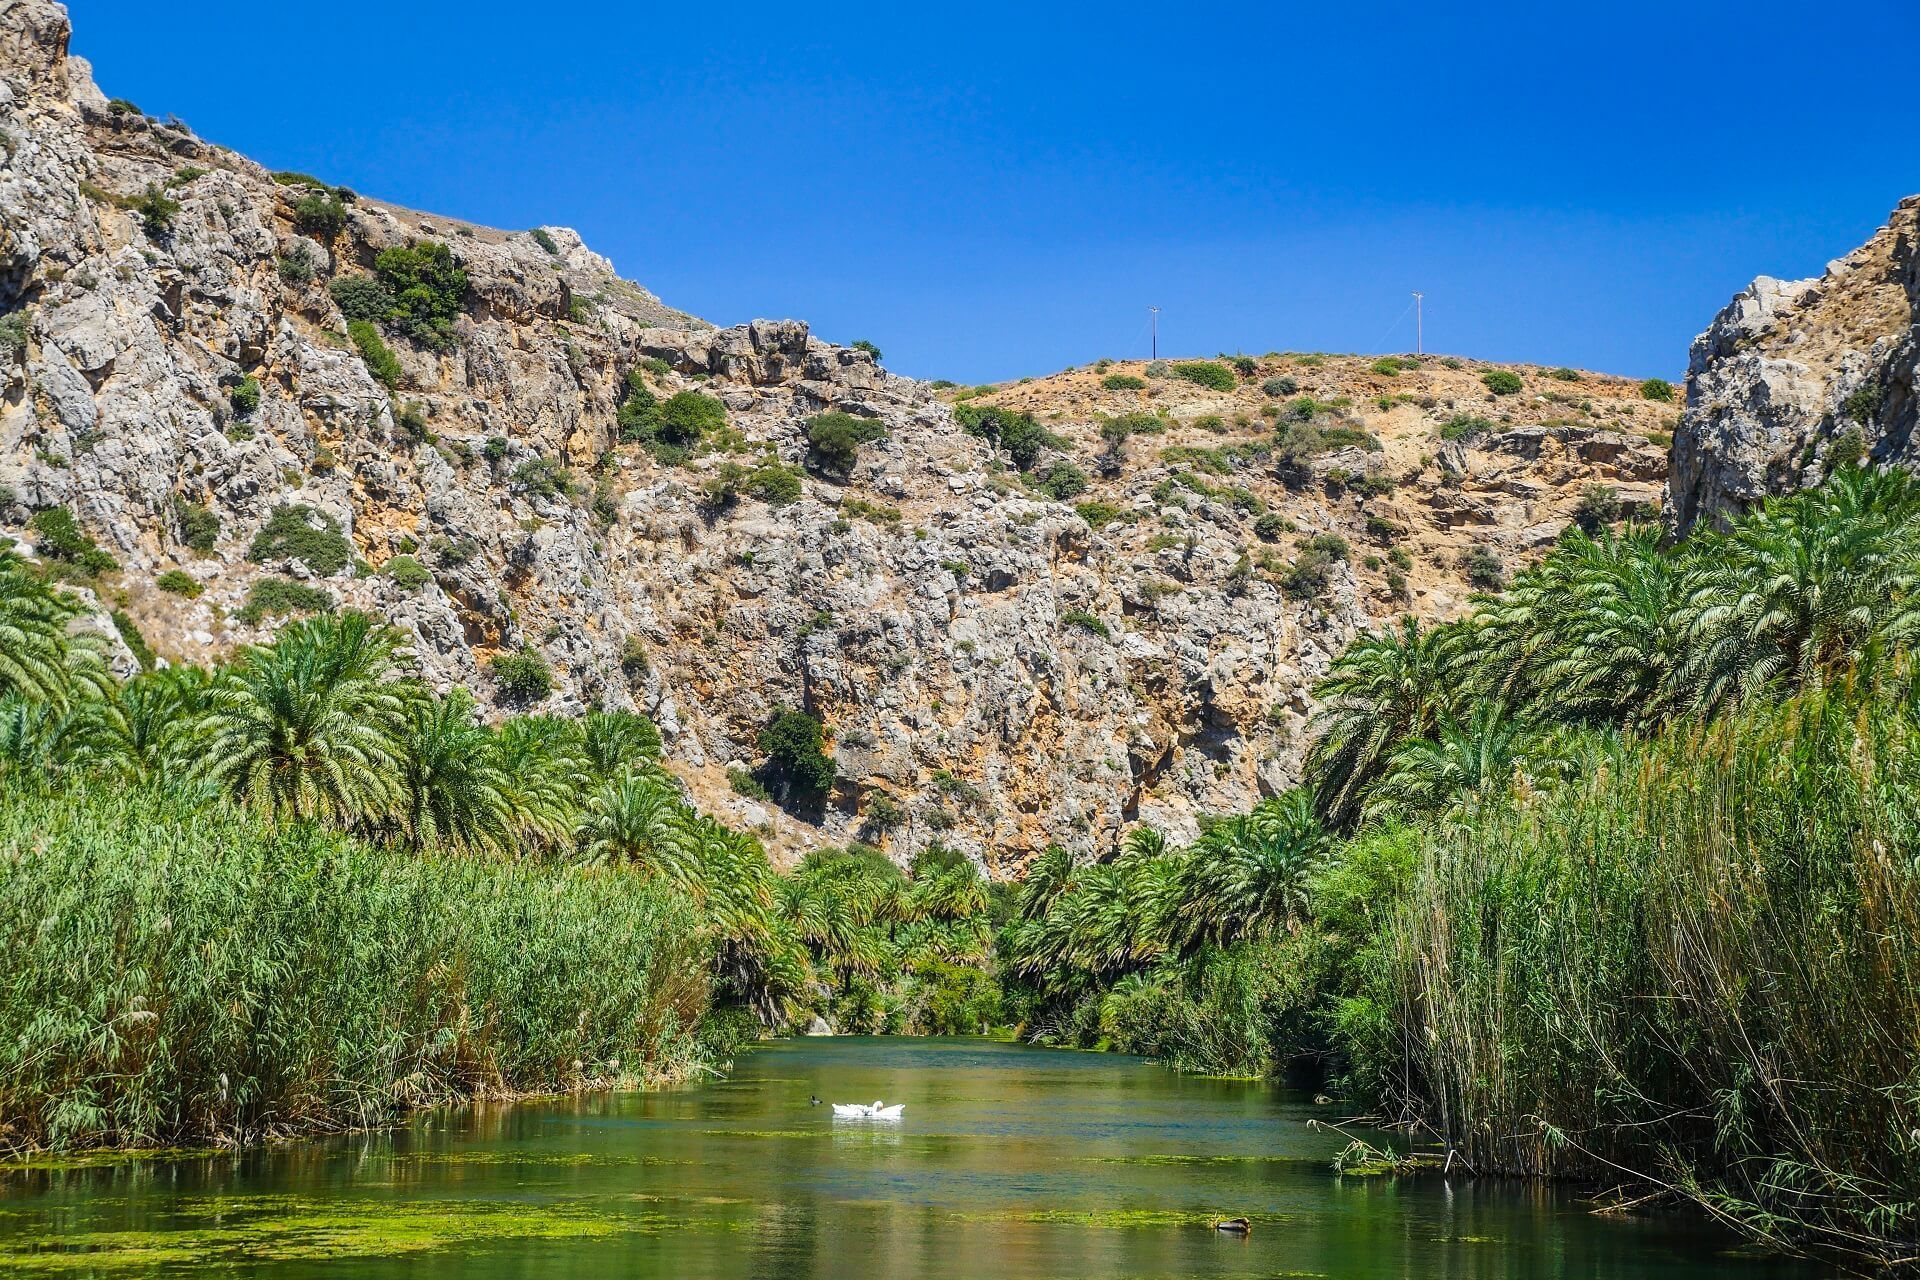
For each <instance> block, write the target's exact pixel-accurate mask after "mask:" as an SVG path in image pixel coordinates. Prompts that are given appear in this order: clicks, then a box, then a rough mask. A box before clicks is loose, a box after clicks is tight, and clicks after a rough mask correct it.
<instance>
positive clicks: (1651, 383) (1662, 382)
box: [1640, 378, 1673, 404]
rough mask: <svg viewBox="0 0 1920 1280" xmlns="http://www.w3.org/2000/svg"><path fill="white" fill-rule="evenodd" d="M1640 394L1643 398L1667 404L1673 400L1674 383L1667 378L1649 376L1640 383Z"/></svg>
mask: <svg viewBox="0 0 1920 1280" xmlns="http://www.w3.org/2000/svg"><path fill="white" fill-rule="evenodd" d="M1640 395H1641V397H1642V398H1643V399H1647V400H1658V401H1660V402H1661V403H1662V404H1666V403H1669V402H1671V401H1672V400H1673V384H1672V383H1671V382H1668V381H1667V380H1666V379H1665V378H1648V379H1647V380H1646V381H1645V382H1643V383H1641V384H1640Z"/></svg>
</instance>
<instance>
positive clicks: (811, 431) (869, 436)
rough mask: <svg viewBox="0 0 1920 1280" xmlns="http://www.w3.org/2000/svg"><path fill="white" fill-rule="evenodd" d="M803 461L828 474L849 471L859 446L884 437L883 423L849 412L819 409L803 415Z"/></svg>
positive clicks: (857, 456)
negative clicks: (805, 417)
mask: <svg viewBox="0 0 1920 1280" xmlns="http://www.w3.org/2000/svg"><path fill="white" fill-rule="evenodd" d="M806 426H807V461H808V462H809V463H810V464H811V465H812V466H813V467H814V468H815V469H817V470H820V471H823V472H826V473H828V474H829V475H839V476H845V475H849V474H851V473H852V471H853V468H854V466H855V465H856V464H857V463H858V462H859V461H860V446H861V445H863V444H870V443H872V442H873V441H875V440H881V439H885V438H886V434H887V429H886V426H885V425H884V424H883V423H881V422H879V421H877V420H876V419H873V418H860V417H856V416H854V415H853V414H851V413H840V412H837V411H836V412H833V413H822V414H819V415H817V416H815V417H812V418H809V419H807V423H806Z"/></svg>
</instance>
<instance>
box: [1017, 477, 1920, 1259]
mask: <svg viewBox="0 0 1920 1280" xmlns="http://www.w3.org/2000/svg"><path fill="white" fill-rule="evenodd" d="M1917 588H1920V484H1916V482H1915V481H1914V480H1913V479H1912V478H1911V477H1909V476H1908V475H1907V474H1906V473H1904V472H1901V471H1895V470H1888V471H1869V470H1863V469H1859V468H1848V469H1845V470H1843V471H1841V472H1840V473H1839V474H1837V475H1836V476H1834V477H1833V478H1832V479H1831V480H1830V481H1829V482H1828V483H1827V485H1826V486H1825V487H1824V488H1822V489H1820V490H1817V491H1813V492H1808V493H1804V494H1799V495H1795V496H1792V497H1788V498H1782V499H1777V500H1774V501H1772V502H1770V503H1768V504H1767V505H1766V506H1765V507H1764V508H1762V509H1761V510H1759V511H1757V512H1755V513H1754V514H1752V515H1749V516H1747V517H1745V518H1743V519H1742V520H1740V521H1739V522H1737V523H1736V524H1735V525H1734V526H1733V527H1732V528H1730V529H1728V530H1726V531H1725V532H1717V533H1701V534H1697V535H1696V536H1695V537H1693V538H1692V539H1690V540H1688V541H1687V542H1685V543H1683V544H1681V545H1679V546H1678V547H1674V548H1663V547H1662V546H1661V545H1660V543H1659V540H1658V538H1657V537H1656V536H1655V535H1654V534H1653V533H1652V532H1650V531H1643V530H1633V529H1629V530H1626V531H1624V532H1619V533H1614V532H1601V533H1599V534H1597V535H1596V534H1589V533H1587V532H1585V531H1583V530H1581V529H1580V528H1579V527H1578V526H1575V527H1572V528H1570V529H1569V530H1568V531H1567V533H1566V534H1565V535H1564V537H1563V539H1562V541H1561V543H1560V545H1559V546H1558V547H1557V548H1556V549H1555V550H1554V551H1553V552H1552V553H1551V554H1550V555H1548V556H1547V557H1546V559H1545V560H1544V561H1543V562H1542V563H1541V564H1539V565H1538V566H1536V567H1534V568H1533V569H1530V570H1528V571H1526V572H1524V573H1522V574H1521V575H1520V576H1519V577H1518V578H1517V579H1516V580H1515V581H1514V583H1513V584H1512V586H1511V587H1510V588H1509V589H1507V590H1506V591H1505V592H1503V593H1502V594H1500V595H1497V596H1493V597H1489V598H1486V599H1484V600H1483V601H1482V603H1481V604H1480V606H1479V608H1478V609H1477V610H1476V611H1475V612H1474V613H1473V614H1472V615H1471V616H1469V617H1468V618H1466V619H1464V620H1462V621H1460V622H1457V623H1452V624H1448V625H1445V626H1440V627H1433V628H1423V627H1421V626H1419V625H1418V624H1416V623H1415V622H1413V621H1412V620H1411V619H1409V620H1407V621H1406V622H1405V623H1404V624H1403V625H1402V626H1401V627H1399V628H1398V629H1396V630H1394V631H1392V632H1390V633H1388V634H1385V635H1382V636H1379V637H1376V638H1372V639H1368V640H1364V641H1361V642H1359V643H1357V644H1355V645H1354V646H1353V648H1352V649H1351V650H1350V651H1349V652H1348V653H1347V654H1346V655H1345V656H1344V657H1343V658H1342V659H1341V660H1340V661H1339V662H1338V663H1337V664H1336V666H1335V668H1334V670H1333V672H1332V673H1331V674H1330V676H1329V677H1328V679H1327V680H1326V681H1325V682H1324V684H1323V686H1322V688H1321V690H1320V695H1321V699H1322V701H1323V704H1324V706H1325V710H1324V711H1323V713H1322V716H1321V719H1320V724H1319V728H1318V732H1317V734H1316V739H1315V743H1314V747H1313V751H1312V755H1311V757H1310V768H1309V786H1308V787H1306V788H1303V789H1301V790H1298V791H1295V792H1293V793H1290V794H1289V795H1287V796H1284V797H1281V798H1280V799H1278V800H1275V801H1269V802H1268V803H1266V804H1264V805H1262V806H1261V807H1260V809H1258V810H1256V811H1255V812H1254V813H1253V814H1251V815H1247V816H1245V817H1240V818H1233V819H1228V820H1224V821H1221V822H1217V823H1215V824H1213V825H1212V826H1211V827H1209V828H1208V829H1207V830H1206V831H1205V832H1204V834H1203V835H1202V837H1201V839H1200V840H1199V841H1198V842H1197V843H1196V844H1195V845H1194V846H1192V847H1191V848H1189V849H1184V850H1167V849H1165V848H1164V847H1162V845H1161V843H1160V842H1159V840H1158V839H1157V838H1156V837H1154V836H1153V835H1152V834H1151V833H1147V832H1140V833H1136V834H1135V835H1134V836H1133V837H1132V838H1131V839H1130V840H1129V841H1128V843H1127V846H1126V848H1125V849H1124V850H1123V852H1122V853H1121V854H1120V855H1119V856H1118V857H1117V858H1115V859H1113V860H1112V861H1109V862H1104V863H1097V864H1093V865H1086V866H1074V865H1073V864H1072V862H1071V860H1070V859H1068V858H1066V856H1065V855H1064V854H1060V853H1055V854H1050V855H1049V856H1047V857H1045V858H1043V859H1041V860H1040V861H1039V862H1038V863H1037V864H1036V865H1035V866H1034V868H1033V869H1032V871H1031V872H1030V874H1029V876H1028V879H1027V881H1026V883H1025V885H1024V886H1023V888H1022V897H1021V917H1022V922H1021V923H1020V924H1019V925H1017V926H1016V927H1014V928H1013V929H1012V930H1011V931H1010V932H1009V934H1008V936H1007V940H1006V941H1007V953H1006V954H1007V960H1008V962H1009V964H1010V966H1011V967H1012V969H1013V970H1014V971H1015V973H1016V974H1017V975H1019V978H1020V982H1021V984H1023V985H1019V986H1016V987H1015V988H1013V989H1011V990H1010V991H1009V995H1008V999H1009V1001H1010V1002H1011V1003H1019V1002H1021V1001H1025V1002H1026V1007H1025V1010H1024V1013H1025V1016H1026V1017H1027V1018H1028V1019H1029V1020H1030V1025H1031V1027H1032V1028H1033V1029H1034V1030H1035V1032H1036V1033H1037V1034H1039V1035H1040V1036H1041V1037H1043V1038H1048V1039H1054V1040H1059V1041H1063V1042H1072V1043H1081V1044H1109V1045H1112V1046H1114V1047H1118V1048H1125V1049H1132V1050H1135V1051H1139V1052H1145V1053H1151V1054H1154V1055H1156V1056H1159V1057H1162V1058H1164V1059H1166V1060H1168V1061H1171V1062H1173V1063H1175V1064H1177V1065H1181V1066H1185V1067H1190V1068H1193V1069H1197V1070H1209V1071H1229V1072H1253V1071H1270V1070H1276V1069H1283V1068H1287V1067H1292V1068H1295V1069H1299V1070H1306V1071H1312V1072H1314V1073H1316V1074H1318V1075H1320V1076H1321V1077H1322V1078H1324V1079H1327V1080H1329V1081H1331V1082H1333V1084H1335V1085H1337V1086H1338V1087H1341V1088H1342V1089H1344V1091H1345V1092H1346V1093H1347V1094H1348V1095H1349V1096H1350V1097H1351V1098H1352V1099H1354V1100H1356V1101H1360V1102H1364V1103H1371V1104H1374V1105H1377V1106H1379V1107H1381V1108H1382V1109H1383V1110H1384V1111H1385V1113H1386V1114H1388V1115H1389V1116H1392V1117H1396V1118H1399V1119H1402V1120H1405V1121H1407V1122H1409V1123H1411V1124H1413V1125H1415V1126H1416V1127H1418V1128H1422V1129H1424V1130H1426V1131H1428V1132H1430V1133H1431V1134H1432V1135H1433V1136H1435V1137H1437V1138H1438V1139H1440V1140H1441V1141H1442V1142H1444V1143H1445V1144H1446V1146H1447V1147H1448V1148H1449V1149H1450V1150H1452V1151H1453V1152H1454V1153H1455V1154H1456V1155H1457V1156H1458V1157H1460V1158H1463V1159H1465V1160H1466V1161H1467V1162H1468V1163H1469V1165H1470V1166H1471V1167H1472V1168H1474V1169H1476V1170H1478V1171H1480V1172H1483V1173H1495V1172H1515V1173H1528V1174H1553V1175H1574V1176H1585V1177H1592V1178H1595V1179H1605V1180H1607V1181H1609V1182H1614V1183H1617V1182H1619V1181H1620V1180H1621V1178H1622V1177H1628V1178H1633V1179H1638V1180H1641V1181H1643V1182H1648V1183H1652V1184H1654V1185H1655V1186H1656V1187H1658V1188H1661V1189H1664V1190H1665V1191H1667V1192H1669V1193H1671V1194H1676V1195H1681V1196H1684V1197H1687V1198H1690V1199H1692V1200H1693V1201H1695V1202H1697V1203H1699V1204H1701V1205H1703V1206H1705V1207H1706V1208H1707V1209H1708V1210H1709V1211H1711V1212H1712V1213H1714V1214H1716V1215H1718V1216H1721V1217H1723V1218H1724V1219H1726V1220H1728V1221H1729V1222H1732V1223H1735V1224H1737V1225H1739V1226H1741V1227H1743V1228H1744V1229H1746V1230H1748V1231H1750V1232H1752V1233H1753V1234H1755V1235H1757V1236H1759V1237H1762V1238H1765V1239H1768V1240H1772V1241H1776V1242H1780V1243H1788V1244H1795V1245H1798V1246H1806V1247H1814V1248H1817V1249H1821V1250H1823V1251H1829V1252H1832V1253H1837V1254H1844V1255H1849V1256H1851V1257H1852V1258H1853V1259H1854V1260H1856V1261H1860V1262H1883V1261H1887V1260H1891V1259H1894V1258H1898V1257H1904V1256H1908V1255H1909V1254H1910V1253H1911V1251H1912V1246H1913V1243H1914V1240H1915V1237H1916V1235H1920V1222H1917V1221H1916V1218H1915V1196H1916V1193H1917V1192H1920V1147H1917V1146H1916V1144H1915V1143H1914V1141H1913V1138H1912V1136H1911V1135H1912V1134H1914V1133H1915V1132H1920V1030H1917V1029H1916V1028H1920V995H1916V992H1920V941H1917V940H1920V931H1917V930H1916V925H1917V924H1920V919H1916V916H1915V913H1916V912H1917V911H1920V861H1917V857H1920V830H1916V808H1915V805H1914V802H1913V796H1914V794H1915V791H1914V784H1915V780H1916V770H1920V672H1916V670H1915V667H1914V665H1913V662H1912V660H1911V650H1912V645H1913V641H1914V638H1915V629H1916V627H1920V590H1917Z"/></svg>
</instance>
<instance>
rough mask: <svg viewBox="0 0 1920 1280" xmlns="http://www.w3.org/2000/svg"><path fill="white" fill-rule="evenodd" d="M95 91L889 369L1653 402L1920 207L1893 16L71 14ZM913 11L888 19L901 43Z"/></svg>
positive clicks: (1211, 11)
mask: <svg viewBox="0 0 1920 1280" xmlns="http://www.w3.org/2000/svg"><path fill="white" fill-rule="evenodd" d="M70 9H71V11H72V15H73V23H74V28H75V36H74V52H76V53H78V54H81V55H83V56H86V57H88V58H90V59H92V60H93V62H94V64H95V68H96V74H97V76H98V78H99V81H100V84H101V87H102V88H103V89H104V90H105V91H106V92H107V93H109V94H110V95H115V96H120V97H126V98H130V99H132V100H134V101H135V102H137V103H139V105H140V106H141V107H142V108H144V109H145V110H147V111H148V112H150V113H153V114H156V115H164V114H169V113H170V114H174V115H177V116H179V117H181V118H182V119H184V120H186V121H187V122H188V123H189V124H191V125H192V126H193V127H194V128H195V129H196V130H198V131H199V132H200V134H201V135H202V136H204V137H207V138H210V139H212V140H214V141H218V142H222V143H225V144H227V145H229V146H232V147H235V148H237V149H238V150H240V151H242V152H245V153H247V154H249V155H251V156H253V157H254V158H256V159H258V160H260V161H262V162H264V163H266V164H268V165H270V166H273V167H275V168H289V169H301V170H305V171H309V172H313V173H316V174H319V175H321V176H323V177H325V178H327V179H329V180H330V181H334V182H338V183H343V184H345V185H347V186H350V187H353V188H354V189H356V190H358V191H363V192H366V193H368V194H370V195H377V196H381V197H383V198H386V199H390V200H393V201H396V202H398V203H401V204H406V205H411V206H414V207H416V208H421V209H427V210H432V211H435V212H440V213H445V214H449V215H455V216H460V217H465V218H470V219H472V220H474V221H478V222H483V223H488V224H491V225H496V226H501V227H526V226H532V225H536V224H539V223H549V224H561V225H567V226H572V227H576V228H578V229H579V231H580V232H581V234H582V235H583V236H585V237H586V239H587V242H588V243H589V244H590V245H592V246H594V247H595V248H596V249H598V250H600V251H601V252H602V253H605V254H607V255H608V256H609V257H611V258H612V259H613V261H614V263H615V265H617V266H618V267H619V268H620V270H621V272H622V274H624V275H627V276H630V277H632V278H634V279H636V280H639V281H640V282H641V283H642V284H644V285H646V286H647V287H648V288H650V289H652V290H653V291H654V292H656V293H658V294H659V295H660V296H661V297H662V298H664V299H665V300H667V301H668V302H670V303H672V304H674V305H676V306H680V307H683V308H685V309H687V310H690V311H693V312H695V313H696V314H699V315H702V316H705V317H707V318H708V319H711V320H714V321H716V322H718V323H721V324H729V323H736V322H740V321H744V320H749V319H752V318H754V317H756V316H767V317H797V318H801V319H805V320H808V321H810V322H812V324H813V327H814V330H815V332H817V333H819V334H820V335H821V336H823V337H827V338H830V339H834V340H837V341H842V342H847V341H852V340H853V339H855V338H867V339H870V340H871V341H873V342H875V343H877V344H879V345H880V346H881V347H882V348H883V350H884V351H885V354H886V357H887V363H888V365H889V366H890V367H892V368H894V369H895V370H896V371H898V372H902V373H908V374H913V375H916V376H919V377H927V378H934V377H949V378H953V379H956V380H959V381H984V380H989V379H1000V378H1007V377H1014V376H1019V375H1022V374H1040V373H1046V372H1050V371H1052V370H1054V369H1057V368H1061V367H1063V366H1066V365H1069V364H1075V363H1079V362H1083V361H1086V360H1090V359H1094V358H1096V357H1100V356H1111V357H1127V356H1135V357H1137V356H1142V355H1144V354H1145V351H1146V342H1147V317H1146V307H1147V305H1148V304H1150V303H1151V304H1157V305H1159V306H1160V307H1161V308H1163V310H1162V313H1161V318H1160V325H1161V350H1162V351H1163V352H1165V353H1173V354H1202V353H1206V354H1210V353H1213V352H1216V351H1241V350H1245V351H1250V352H1256V353H1257V352H1261V351H1266V350H1270V349H1280V350H1338V351H1349V350H1350V351H1360V352H1368V353H1370V352H1376V351H1399V350H1408V349H1411V347H1412V344H1413V334H1412V320H1411V317H1410V316H1409V315H1407V314H1406V308H1407V304H1408V303H1409V301H1410V298H1409V291H1410V290H1413V289H1422V290H1424V291H1425V293H1426V295H1427V301H1426V320H1427V325H1426V334H1427V348H1428V350H1434V351H1449V352H1457V353H1460V354H1464V355H1473V356H1478V357H1482V358H1486V359H1501V360H1533V361H1540V362H1543V363H1550V364H1562V363H1564V364H1573V365H1579V366H1581V367H1585V368H1593V369H1602V370H1608V371H1613V372H1620V373H1628V374H1635V375H1647V374H1664V375H1667V376H1675V375H1678V374H1679V373H1681V372H1683V371H1684V368H1685V363H1686V347H1687V343H1688V342H1689V341H1690V340H1691V338H1692V337H1693V335H1694V334H1695V333H1697V332H1698V331H1699V330H1700V329H1702V328H1703V327H1705V325H1706V323H1707V321H1708V320H1709V319H1711V317H1712V315H1713V313H1714V311H1715V310H1716V309H1717V308H1718V307H1719V306H1720V305H1721V304H1722V303H1724V302H1725V301H1726V299H1727V298H1728V297H1729V296H1730V295H1731V294H1732V293H1733V292H1734V291H1735V290H1737V289H1738V288H1740V287H1741V285H1743V284H1744V283H1745V282H1746V281H1747V280H1748V279H1750V278H1751V277H1752V276H1754V275H1757V274H1769V275H1777V276H1800V275H1807V274H1813V273H1815V272H1817V271H1818V270H1819V269H1820V268H1821V267H1822V266H1823V265H1824V263H1825V262H1826V261H1827V260H1829V259H1830V258H1833V257H1836V256H1838V255H1839V254H1841V253H1843V252H1845V251H1846V250H1848V249H1850V248H1852V247H1853V246H1854V245H1856V244H1857V243H1859V242H1860V241H1861V240H1862V239H1864V238H1865V237H1866V236H1867V235H1868V234H1869V233H1871V232H1872V231H1873V229H1874V228H1875V227H1877V226H1879V225H1880V223H1881V222H1882V221H1883V220H1884V218H1885V215H1886V213H1887V211H1888V210H1889V209H1891V208H1892V207H1893V205H1894V203H1895V202H1896V201H1897V200H1898V199H1899V198H1900V197H1902V196H1904V195H1907V194H1910V193H1912V192H1915V191H1920V142H1917V141H1916V140H1920V94H1916V93H1915V92H1914V89H1913V78H1912V74H1911V56H1912V53H1913V51H1914V49H1915V48H1920V4H1915V3H1914V2H1913V0H1860V2H1858V3H1842V4H1825V5H1811V4H1805V3H1794V4H1784V3H1772V2H1769V0H1757V2H1753V3H1738V4H1735V3H1720V2H1718V0H1716V2H1714V3H1690V2H1689V0H1678V2H1675V0H1667V2H1666V3H1662V4H1657V5H1656V4H1641V3H1624V4H1610V5H1580V6H1571V5H1569V6H1562V5H1555V4H1544V3H1528V4H1489V5H1480V6H1477V7H1471V8H1470V9H1469V8H1468V7H1462V6H1444V5H1434V4H1432V3H1427V4H1399V3H1384V4H1371V5H1366V6H1356V5H1339V4H1327V3H1319V4H1315V5H1310V6H1293V5H1282V4H1262V5H1254V4H1247V5H1221V4H1209V3H1205V2H1204V0H1202V2H1200V3H1189V4H1184V5H1167V4H1159V5H1153V6H1147V5H1131V4H1103V5H1100V6H1097V7H1096V6H1080V5H1073V6H1045V5H1039V4H1033V3H1027V4H1021V5H1007V4H997V3H981V4H974V5H968V6H951V7H934V6H888V5H794V4H790V3H789V4H781V5H759V4H754V3H732V4H727V5H706V4H688V3H685V2H684V0H682V2H680V3H675V4H671V5H658V4H573V5H559V4H550V5H547V6H529V5H526V4H524V3H515V4H504V3H494V2H492V0H477V2H475V3H466V4H455V3H441V2H435V3H422V4H405V3H394V4H388V5H385V6H373V5H367V6H352V7H349V8H347V9H336V10H325V9H320V10H316V9H314V8H312V7H310V6H299V5H262V4H260V3H259V0H196V3H194V4H192V5H171V6H169V5H156V4H153V3H152V2H151V0H142V2H140V3H131V2H128V0H70ZM909 9H913V10H916V11H915V12H912V13H906V12H904V11H905V10H909Z"/></svg>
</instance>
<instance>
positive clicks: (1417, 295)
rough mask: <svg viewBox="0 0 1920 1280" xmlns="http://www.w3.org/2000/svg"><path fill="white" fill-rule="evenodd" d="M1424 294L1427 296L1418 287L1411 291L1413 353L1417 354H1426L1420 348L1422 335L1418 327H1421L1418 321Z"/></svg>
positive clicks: (1422, 308) (1419, 320)
mask: <svg viewBox="0 0 1920 1280" xmlns="http://www.w3.org/2000/svg"><path fill="white" fill-rule="evenodd" d="M1426 296H1427V295H1426V294H1424V293H1421V292H1420V291H1419V290H1418V289H1415V290H1414V291H1413V354H1415V355H1417V356H1420V355H1425V354H1426V352H1424V351H1422V350H1421V349H1420V348H1421V343H1422V341H1423V336H1422V334H1421V332H1420V329H1421V323H1420V322H1421V319H1422V317H1421V314H1420V313H1421V311H1422V310H1424V309H1425V308H1424V300H1425V298H1426ZM1401 314H1403V315H1404V314H1405V313H1404V312H1402V313H1401Z"/></svg>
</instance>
